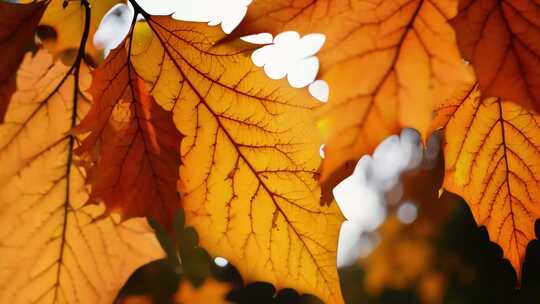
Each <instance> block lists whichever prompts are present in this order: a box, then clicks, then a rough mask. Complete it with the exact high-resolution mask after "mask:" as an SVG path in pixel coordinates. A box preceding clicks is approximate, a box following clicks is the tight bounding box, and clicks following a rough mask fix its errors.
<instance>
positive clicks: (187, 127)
mask: <svg viewBox="0 0 540 304" xmlns="http://www.w3.org/2000/svg"><path fill="white" fill-rule="evenodd" d="M145 18H146V20H147V23H139V24H138V25H137V26H136V28H135V33H134V36H133V41H132V44H133V49H132V51H131V52H132V56H133V63H134V66H135V68H136V71H137V73H138V74H139V75H140V76H141V77H142V78H144V79H145V80H146V81H147V82H148V83H149V86H150V87H151V92H152V96H153V97H154V98H155V99H156V101H157V102H158V103H159V104H160V105H161V106H162V107H164V108H165V109H167V110H171V111H172V112H173V119H174V122H175V124H176V126H177V128H178V129H179V130H180V132H181V133H182V134H183V135H184V136H185V137H184V138H183V140H182V143H181V146H180V150H181V163H182V165H181V167H180V181H179V190H180V192H181V194H182V204H183V206H184V209H185V212H186V218H187V223H188V224H189V225H192V226H194V227H195V228H196V229H197V232H198V234H199V237H200V242H201V245H202V246H203V247H204V248H205V249H207V250H208V251H209V252H210V254H213V255H219V256H223V257H225V258H227V259H228V260H229V261H231V262H232V263H233V264H235V265H237V266H238V268H239V270H240V272H241V273H242V276H243V277H244V278H245V279H246V280H247V281H248V282H249V281H255V280H258V281H260V280H262V281H269V282H272V283H274V284H275V285H276V286H277V287H278V288H279V287H290V288H295V289H297V290H299V291H301V292H305V293H312V294H314V295H316V296H318V297H319V298H321V299H323V300H325V301H326V302H327V303H342V302H343V299H342V296H341V292H340V288H339V281H338V276H337V271H336V247H337V240H338V231H339V227H340V225H341V222H342V220H343V217H342V215H341V213H340V211H339V209H338V207H337V205H336V204H335V203H333V204H330V205H328V206H326V205H321V204H320V188H319V186H318V183H317V178H318V174H319V166H320V157H319V146H320V144H321V138H320V136H319V135H318V132H314V131H313V129H314V128H316V124H315V120H314V117H313V112H314V110H315V109H316V108H317V107H318V102H317V101H316V100H315V99H313V98H312V97H310V96H309V94H308V93H307V91H305V90H302V91H301V90H296V89H293V88H291V87H290V86H289V85H288V84H287V83H286V81H285V80H283V81H276V80H271V79H269V78H268V77H267V76H266V75H265V74H264V71H263V70H262V69H258V68H256V67H255V66H254V65H253V64H252V62H251V59H250V57H249V55H250V53H251V52H252V51H253V49H254V46H253V45H250V44H247V43H245V42H242V41H240V40H232V41H228V42H225V43H220V44H217V43H218V41H222V40H223V38H224V37H225V35H224V34H223V32H221V30H220V29H218V28H213V27H208V26H206V25H204V24H197V23H187V22H181V21H175V20H173V19H171V18H170V17H154V16H149V15H145Z"/></svg>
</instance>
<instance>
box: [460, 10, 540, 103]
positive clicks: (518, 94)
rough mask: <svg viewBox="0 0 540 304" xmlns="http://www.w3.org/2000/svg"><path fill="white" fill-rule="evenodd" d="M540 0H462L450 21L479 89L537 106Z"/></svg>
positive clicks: (539, 80) (539, 101) (539, 77)
mask: <svg viewBox="0 0 540 304" xmlns="http://www.w3.org/2000/svg"><path fill="white" fill-rule="evenodd" d="M539 10H540V2H539V1H538V0H525V1H519V0H504V1H495V0H481V1H476V0H462V1H459V13H458V15H457V17H455V18H454V19H453V20H452V22H451V24H452V26H453V27H454V28H455V30H456V35H457V41H458V45H459V48H460V50H461V53H462V54H463V56H464V57H465V59H467V60H468V61H470V62H471V63H472V65H473V67H474V70H475V72H476V76H477V77H478V83H479V85H480V90H481V92H482V95H483V96H485V97H501V98H502V99H503V100H510V101H513V102H517V103H519V104H520V105H522V106H524V107H525V108H529V109H534V110H535V111H540V74H539V73H538V66H540V14H539V13H538V12H539Z"/></svg>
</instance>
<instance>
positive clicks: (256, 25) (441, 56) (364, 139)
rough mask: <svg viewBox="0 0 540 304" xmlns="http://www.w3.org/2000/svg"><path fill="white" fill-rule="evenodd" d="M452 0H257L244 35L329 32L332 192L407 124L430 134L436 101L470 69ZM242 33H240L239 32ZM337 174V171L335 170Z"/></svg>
mask: <svg viewBox="0 0 540 304" xmlns="http://www.w3.org/2000/svg"><path fill="white" fill-rule="evenodd" d="M456 11H457V1H453V0H399V1H394V0H379V1H372V2H370V1H358V0H356V1H349V0H313V1H304V0H293V1H290V0H280V1H264V0H255V1H254V2H253V3H252V4H251V5H250V7H249V9H248V15H247V17H246V19H245V21H244V24H243V25H241V27H240V29H239V34H246V33H254V32H270V33H274V34H276V33H278V32H280V31H284V30H295V31H299V32H301V33H302V34H306V33H312V32H317V33H323V34H325V35H326V43H325V46H324V47H323V49H322V50H321V51H320V52H319V53H318V55H317V57H318V58H319V59H320V61H321V70H320V72H321V75H320V78H321V79H323V80H326V81H327V82H328V84H329V85H330V89H331V91H330V98H329V103H328V106H327V107H326V109H324V110H323V113H322V117H321V120H320V122H319V126H320V128H321V129H322V131H323V132H324V134H325V135H326V137H327V142H326V144H325V154H326V157H325V159H324V161H323V168H322V176H321V180H322V182H323V187H324V190H325V192H326V191H331V189H332V188H333V186H335V184H336V183H337V182H339V181H340V180H341V179H342V178H344V177H346V176H349V175H350V174H351V173H352V168H354V166H353V165H351V162H352V163H355V162H356V161H357V160H358V159H360V157H361V156H362V155H364V154H367V153H371V152H373V150H374V149H375V148H376V147H377V145H378V144H379V143H380V142H381V141H382V140H383V139H384V138H386V137H388V136H389V135H392V134H396V133H398V132H399V130H400V129H401V128H404V127H411V128H416V129H417V130H418V131H419V132H420V133H421V134H422V136H423V137H424V138H425V137H426V133H427V131H428V129H429V125H430V122H431V119H432V116H433V115H432V112H433V108H434V106H435V104H436V103H437V102H439V101H443V100H445V99H446V98H448V97H449V96H451V94H452V93H453V91H454V90H455V89H456V88H457V87H458V85H459V84H461V83H462V82H463V81H464V80H466V79H469V78H470V77H471V75H470V74H469V73H468V72H467V70H466V66H465V63H464V62H463V61H462V60H461V57H460V55H459V52H458V49H457V46H456V42H455V37H454V32H453V30H452V28H451V27H450V25H449V24H448V20H449V19H450V18H452V17H453V16H454V15H455V14H456ZM239 34H237V35H239ZM336 175H337V176H336Z"/></svg>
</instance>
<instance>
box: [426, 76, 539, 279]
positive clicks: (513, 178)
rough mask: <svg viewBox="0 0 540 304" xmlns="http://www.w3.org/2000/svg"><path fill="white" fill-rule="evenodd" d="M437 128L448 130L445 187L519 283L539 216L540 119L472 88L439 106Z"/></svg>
mask: <svg viewBox="0 0 540 304" xmlns="http://www.w3.org/2000/svg"><path fill="white" fill-rule="evenodd" d="M434 127H445V145H444V155H445V171H446V172H445V178H444V187H445V188H446V189H447V190H449V191H451V192H454V193H456V194H458V195H460V196H461V197H463V198H464V199H465V201H466V202H467V204H468V205H469V206H470V209H471V211H472V214H473V216H474V218H475V220H476V222H477V223H478V225H480V226H486V228H487V231H488V233H489V236H490V239H491V240H492V241H494V242H496V243H497V244H499V245H500V246H501V247H502V249H503V252H504V256H505V257H506V258H507V259H508V260H510V263H511V264H512V266H513V267H514V269H515V270H516V273H517V276H518V279H519V278H520V277H521V267H522V264H523V260H524V258H525V252H526V249H527V244H528V243H529V241H530V240H532V239H534V238H535V233H534V223H535V221H536V219H538V218H539V217H540V205H538V203H537V198H538V196H539V195H540V188H539V183H540V173H539V170H538V168H540V116H538V115H536V114H534V113H533V112H531V111H530V110H526V109H524V108H522V107H521V106H519V105H517V104H515V103H512V102H509V101H505V100H502V99H501V98H493V97H492V98H486V99H481V98H480V90H479V85H478V84H474V83H473V84H470V85H468V86H466V87H465V88H464V89H463V90H462V92H460V94H457V95H456V96H454V98H452V99H449V100H448V101H446V102H445V103H443V104H441V105H440V107H439V109H438V112H437V118H436V120H435V121H434Z"/></svg>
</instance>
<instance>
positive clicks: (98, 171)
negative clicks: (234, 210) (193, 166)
mask: <svg viewBox="0 0 540 304" xmlns="http://www.w3.org/2000/svg"><path fill="white" fill-rule="evenodd" d="M93 76H94V77H93V82H92V87H91V88H90V93H91V94H92V95H93V100H94V104H93V106H92V108H91V110H90V112H89V114H88V115H87V116H86V117H85V118H84V120H83V121H82V122H81V125H79V126H78V128H77V131H78V132H89V131H91V133H90V134H89V136H88V137H87V138H85V139H84V140H83V143H82V146H81V147H80V148H79V149H78V150H77V153H79V154H90V156H91V158H92V154H93V153H94V150H96V148H97V147H98V148H97V150H99V151H98V153H97V155H95V156H94V157H93V158H94V159H93V161H94V162H95V163H94V164H93V165H92V166H91V167H90V168H89V170H88V176H89V178H88V180H89V183H90V184H91V185H92V193H91V198H90V199H91V201H93V202H98V203H99V202H100V201H104V202H105V204H106V206H107V210H108V211H109V212H117V213H120V214H121V215H122V216H123V217H124V218H126V219H129V218H132V217H139V216H148V217H152V218H155V219H157V220H158V221H159V222H161V223H162V224H163V225H164V226H166V227H167V228H169V229H172V216H173V214H174V213H175V210H176V209H177V208H180V197H179V195H178V194H177V190H176V182H177V180H178V167H179V166H180V154H179V151H180V133H179V132H178V130H177V129H176V127H175V125H174V123H173V121H172V115H171V114H170V113H169V112H167V111H165V110H163V109H162V108H161V107H160V106H159V105H158V104H157V103H155V101H154V99H153V98H152V97H151V96H150V95H148V93H147V92H146V90H145V89H144V87H145V83H144V81H143V80H142V79H140V78H139V76H138V75H137V74H136V72H135V70H134V68H133V66H132V65H131V62H130V61H129V60H128V54H127V50H126V48H125V47H124V46H123V45H122V46H120V47H119V48H117V49H115V50H114V51H112V52H111V53H110V54H109V56H108V57H107V60H106V61H105V63H104V64H103V65H102V66H101V67H100V68H98V69H97V70H96V71H95V72H94V75H93Z"/></svg>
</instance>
